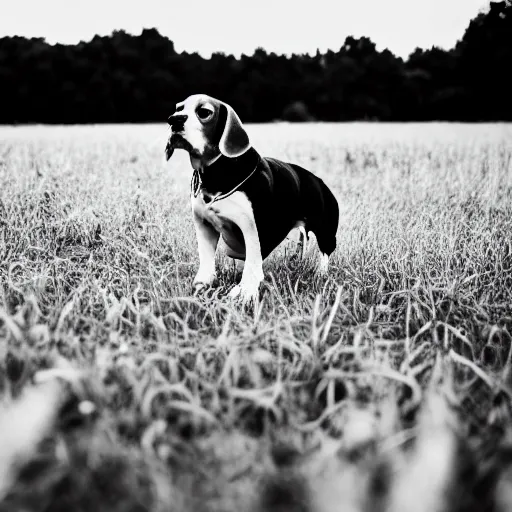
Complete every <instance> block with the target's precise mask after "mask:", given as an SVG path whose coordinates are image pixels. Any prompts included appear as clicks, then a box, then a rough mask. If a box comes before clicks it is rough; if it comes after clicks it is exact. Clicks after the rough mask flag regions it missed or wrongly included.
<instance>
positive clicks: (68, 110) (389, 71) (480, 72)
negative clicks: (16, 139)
mask: <svg viewBox="0 0 512 512" xmlns="http://www.w3.org/2000/svg"><path fill="white" fill-rule="evenodd" d="M511 70H512V3H511V0H505V1H502V2H493V3H491V4H490V9H489V10H488V12H485V13H480V14H479V15H478V16H476V18H474V19H473V20H472V21H471V22H470V23H469V26H468V27H467V29H466V31H465V33H464V34H463V36H462V39H461V40H460V41H459V42H458V43H457V45H456V46H455V48H453V49H451V50H449V51H445V50H442V49H439V48H435V47H434V48H432V49H430V50H422V49H419V48H418V49H416V50H415V51H414V52H413V53H412V54H411V55H410V56H409V58H408V59H407V60H406V61H404V60H403V59H401V58H398V57H396V56H395V55H393V53H391V52H390V51H388V50H384V51H382V52H379V51H377V50H376V47H375V44H374V43H373V42H372V41H371V40H370V39H368V38H366V37H362V38H359V39H355V38H353V37H347V38H346V40H345V43H344V44H343V46H342V47H341V48H340V50H339V51H337V52H334V51H328V52H327V53H325V54H322V53H319V52H317V54H316V55H313V56H310V55H292V56H291V57H287V56H282V55H276V54H275V53H267V52H266V51H265V50H263V49H257V50H256V51H255V52H254V54H253V55H252V56H245V55H243V56H242V57H241V58H240V59H237V58H235V57H234V56H232V55H225V54H222V53H216V54H213V55H212V57H211V58H210V59H205V58H202V57H201V56H200V55H198V54H197V53H192V54H190V53H186V52H183V53H177V52H176V51H175V49H174V44H173V42H172V41H171V40H169V39H168V38H167V37H164V36H162V35H160V34H159V33H158V31H157V30H156V29H154V28H153V29H145V30H143V32H142V34H141V35H139V36H133V35H130V34H127V33H125V32H124V31H115V32H114V33H113V34H112V35H111V36H107V37H100V36H95V37H94V38H93V39H92V40H91V41H90V42H81V43H79V44H77V45H61V44H56V45H50V44H48V43H46V42H45V40H44V39H42V38H32V39H26V38H23V37H4V38H2V39H0V123H34V122H37V123H91V122H93V123H103V122H112V123H113V122H154V121H157V122H160V121H162V122H164V121H165V119H166V118H167V116H168V115H169V114H170V113H171V112H173V111H174V105H175V103H176V102H177V101H181V100H182V99H184V98H185V97H186V96H188V95H189V94H193V93H197V92H204V93H207V94H210V95H211V96H214V97H218V98H220V99H222V100H224V101H226V102H228V103H230V104H231V105H232V106H233V107H234V108H235V110H236V111H237V112H238V114H239V115H240V117H241V118H242V119H243V120H244V121H245V122H265V121H273V120H277V119H285V120H289V121H304V120H318V121H351V120H379V121H425V120H446V121H512V81H511V79H510V75H509V73H510V71H511Z"/></svg>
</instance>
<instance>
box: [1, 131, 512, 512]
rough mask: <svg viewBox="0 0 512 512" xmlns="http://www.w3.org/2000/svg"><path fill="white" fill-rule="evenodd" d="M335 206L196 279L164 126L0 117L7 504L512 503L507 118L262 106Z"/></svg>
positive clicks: (379, 506) (305, 507)
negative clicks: (391, 117) (461, 119)
mask: <svg viewBox="0 0 512 512" xmlns="http://www.w3.org/2000/svg"><path fill="white" fill-rule="evenodd" d="M247 129H248V132H249V134H250V135H251V137H252V140H253V143H254V146H255V147H256V148H257V149H258V150H259V151H260V152H261V153H262V154H264V155H268V156H274V157H277V158H281V159H284V160H287V161H293V162H296V163H298V164H300V165H303V166H304V167H306V168H309V169H310V170H312V171H313V172H315V173H316V174H317V175H319V176H320V177H322V178H323V179H324V181H325V182H326V183H327V184H328V185H329V186H330V187H331V188H332V189H333V191H334V192H335V195H336V197H337V198H338V200H339V205H340V227H339V231H338V246H337V249H336V252H335V254H334V255H333V257H332V258H331V261H330V264H329V273H328V277H327V278H321V277H318V276H317V275H316V274H315V272H314V268H315V264H316V256H317V254H316V247H315V246H314V245H313V246H312V247H311V250H310V251H309V252H308V255H307V257H306V259H304V260H301V259H300V258H299V257H298V253H297V244H296V239H295V237H294V236H291V237H290V239H289V240H287V241H285V242H284V243H283V244H282V245H281V246H280V247H279V248H278V249H277V250H276V251H275V252H274V253H273V254H272V255H271V256H270V257H269V258H268V260H267V261H266V262H265V263H264V272H265V282H264V284H263V285H262V288H261V296H260V300H259V302H258V303H257V304H256V306H255V307H254V308H252V309H247V310H244V309H243V308H241V307H240V306H239V305H238V304H237V303H235V302H232V301H230V300H229V299H228V298H227V297H226V296H225V295H226V292H227V291H228V290H229V288H230V287H231V286H233V285H234V284H235V283H236V282H237V281H238V280H239V279H240V275H241V268H240V266H239V265H238V266H237V265H235V264H233V262H232V261H231V260H230V259H229V258H227V257H226V256H225V255H224V254H223V253H222V250H221V251H220V253H219V255H218V261H217V264H218V269H219V279H218V283H217V284H216V286H215V287H214V288H212V289H211V290H210V291H209V292H208V293H207V294H205V295H204V296H201V297H193V296H192V295H191V284H192V279H193V277H194V275H195V272H196V270H197V267H198V255H197V249H196V241H195V234H194V229H193V224H192V219H191V215H190V206H189V199H188V194H189V180H190V176H191V169H190V164H189V162H188V156H187V154H186V153H185V152H176V154H175V156H174V157H173V158H172V159H171V161H170V162H168V163H166V162H165V158H164V147H165V140H166V136H167V131H166V127H165V126H164V125H139V126H136V125H122V126H121V125H102V126H72V127H61V126H55V127H46V126H26V127H2V128H0V397H1V402H0V511H22V510H23V511H43V510H44V511H50V510H51V511H69V510H84V511H85V510H87V511H89V510H91V511H92V510H94V511H95V512H98V511H100V510H108V511H115V510H119V511H146V510H148V511H192V510H194V511H205V512H206V511H209V512H210V511H226V512H229V511H235V510H236V511H254V512H259V511H262V512H263V511H265V512H271V511H272V512H273V511H285V510H286V511H311V512H331V511H338V510H344V511H370V510H371V511H393V512H398V511H408V512H410V511H418V512H419V511H429V512H431V511H434V510H436V511H444V510H446V511H447V510H450V511H455V510H458V511H463V510H464V511H469V510H471V511H477V510H478V511H483V510H489V511H490V510H500V511H501V510H508V509H509V507H510V506H511V504H512V471H511V469H510V462H511V461H512V456H511V453H512V451H511V450H512V429H511V425H510V419H511V413H512V410H511V397H512V375H511V371H512V368H511V365H512V343H511V341H512V337H511V336H512V215H511V214H512V127H511V126H510V125H507V124H477V125H459V124H443V123H429V124H384V123H380V124H372V123H348V124H335V123H332V124H330V123H324V124H320V123H319V124H316V123H305V124H300V125H294V124H286V123H274V124H267V125H248V127H247Z"/></svg>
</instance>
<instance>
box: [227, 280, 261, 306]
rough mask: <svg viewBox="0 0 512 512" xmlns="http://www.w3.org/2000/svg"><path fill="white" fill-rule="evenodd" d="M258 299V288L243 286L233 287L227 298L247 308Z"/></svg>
mask: <svg viewBox="0 0 512 512" xmlns="http://www.w3.org/2000/svg"><path fill="white" fill-rule="evenodd" d="M258 297H259V287H256V288H254V287H250V288H249V287H246V286H243V285H238V284H237V285H236V286H234V287H233V288H232V289H231V291H230V292H229V293H228V298H229V299H232V300H236V301H237V302H241V303H242V305H244V306H248V305H251V304H255V303H256V301H257V300H258Z"/></svg>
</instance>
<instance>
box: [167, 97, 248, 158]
mask: <svg viewBox="0 0 512 512" xmlns="http://www.w3.org/2000/svg"><path fill="white" fill-rule="evenodd" d="M167 122H168V123H169V125H170V126H171V135H170V137H169V140H168V142H167V146H166V148H165V155H166V158H167V160H169V158H171V156H172V154H173V152H174V150H175V149H185V150H186V151H188V152H189V153H190V159H191V161H192V164H193V165H194V163H199V164H200V165H205V164H207V162H209V161H212V160H214V159H215V158H216V157H218V156H219V155H221V154H222V155H224V156H227V157H229V158H234V157H237V156H240V155H241V154H243V153H245V152H246V151H247V150H248V149H249V148H250V146H251V144H250V141H249V136H248V135H247V132H246V131H245V130H244V127H243V126H242V122H241V121H240V118H239V117H238V116H237V115H236V112H235V111H234V110H233V109H232V108H231V107H230V106H229V105H228V104H227V103H224V102H222V101H219V100H217V99H215V98H212V97H211V96H207V95H205V94H194V95H192V96H189V97H188V98H187V99H186V100H185V101H182V102H181V103H178V104H177V105H176V112H175V113H174V114H173V115H172V116H170V117H169V118H168V119H167Z"/></svg>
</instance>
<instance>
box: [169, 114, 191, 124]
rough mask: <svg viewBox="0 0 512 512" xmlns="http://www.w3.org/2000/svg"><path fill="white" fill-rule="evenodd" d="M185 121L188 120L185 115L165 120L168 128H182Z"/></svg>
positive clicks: (176, 115)
mask: <svg viewBox="0 0 512 512" xmlns="http://www.w3.org/2000/svg"><path fill="white" fill-rule="evenodd" d="M187 119H188V116H186V115H185V114H174V115H172V116H169V117H168V118H167V122H168V123H169V126H171V127H173V126H176V125H181V126H183V125H184V124H185V121H186V120H187Z"/></svg>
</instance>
